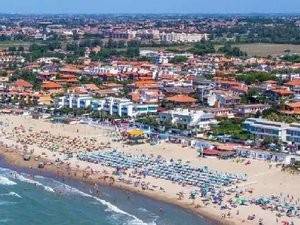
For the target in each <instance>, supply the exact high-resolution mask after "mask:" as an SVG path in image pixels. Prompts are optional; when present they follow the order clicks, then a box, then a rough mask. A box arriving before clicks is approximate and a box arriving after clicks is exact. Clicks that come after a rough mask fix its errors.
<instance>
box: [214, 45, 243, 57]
mask: <svg viewBox="0 0 300 225" xmlns="http://www.w3.org/2000/svg"><path fill="white" fill-rule="evenodd" d="M218 51H219V52H221V53H224V54H225V55H226V56H234V57H241V56H247V53H246V52H243V51H241V50H240V49H239V48H238V47H232V46H231V44H229V43H226V44H225V45H224V46H223V47H221V48H219V50H218Z"/></svg>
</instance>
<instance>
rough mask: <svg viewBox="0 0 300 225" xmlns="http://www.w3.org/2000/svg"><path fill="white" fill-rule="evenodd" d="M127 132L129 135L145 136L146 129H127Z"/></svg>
mask: <svg viewBox="0 0 300 225" xmlns="http://www.w3.org/2000/svg"><path fill="white" fill-rule="evenodd" d="M127 134H128V136H129V137H141V136H144V131H142V130H140V129H133V130H129V131H127Z"/></svg>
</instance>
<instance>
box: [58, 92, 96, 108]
mask: <svg viewBox="0 0 300 225" xmlns="http://www.w3.org/2000/svg"><path fill="white" fill-rule="evenodd" d="M92 100H93V98H92V97H91V96H89V95H75V94H70V95H65V96H62V97H59V98H57V99H56V101H55V104H56V107H57V108H62V107H67V108H70V109H73V108H88V107H89V106H91V103H92Z"/></svg>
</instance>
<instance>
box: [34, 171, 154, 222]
mask: <svg viewBox="0 0 300 225" xmlns="http://www.w3.org/2000/svg"><path fill="white" fill-rule="evenodd" d="M37 178H38V179H43V180H44V179H45V178H44V177H41V176H39V177H37ZM46 179H47V178H46ZM47 180H49V179H47ZM51 180H52V182H53V185H55V186H56V187H55V189H58V190H61V191H62V192H65V193H67V192H69V193H74V194H78V195H81V196H83V197H86V198H90V199H94V200H96V201H97V202H100V203H101V204H102V205H104V206H106V207H107V210H108V211H110V212H114V213H117V214H122V215H125V216H127V217H129V218H130V219H129V220H128V221H127V224H128V225H156V223H155V222H154V221H153V222H151V223H145V222H144V221H142V220H141V219H139V218H137V217H136V216H135V215H132V214H130V213H128V212H125V211H123V210H122V209H120V208H118V207H117V206H115V205H113V204H111V203H110V202H108V201H105V200H104V199H101V198H98V197H95V196H93V195H90V194H87V193H85V192H83V191H80V190H78V189H77V188H74V187H71V186H69V185H67V184H64V183H61V182H59V181H57V180H54V179H51ZM51 186H52V185H51Z"/></svg>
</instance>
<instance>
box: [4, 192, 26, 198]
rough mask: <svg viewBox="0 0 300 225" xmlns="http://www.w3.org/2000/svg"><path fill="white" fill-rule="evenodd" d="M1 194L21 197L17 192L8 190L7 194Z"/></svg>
mask: <svg viewBox="0 0 300 225" xmlns="http://www.w3.org/2000/svg"><path fill="white" fill-rule="evenodd" d="M0 195H1V196H13V197H17V198H22V196H20V195H19V194H17V193H16V192H13V191H11V192H9V193H7V194H0Z"/></svg>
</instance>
